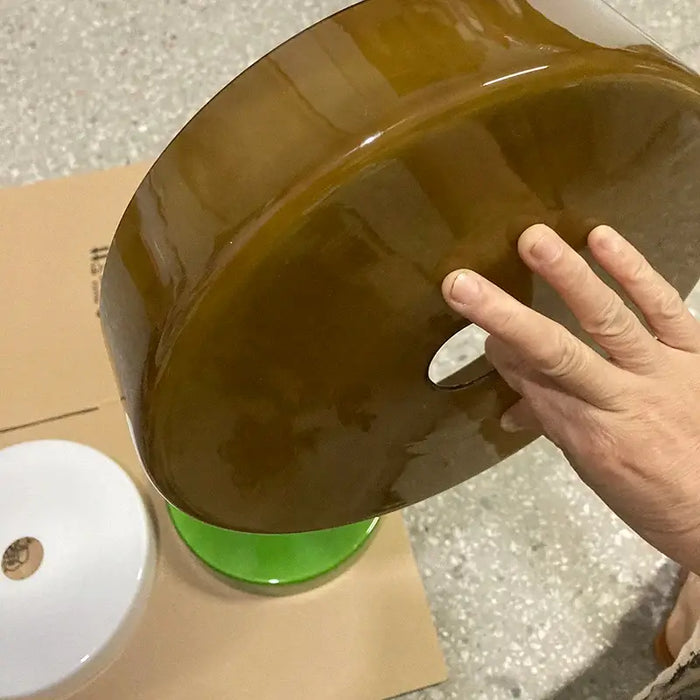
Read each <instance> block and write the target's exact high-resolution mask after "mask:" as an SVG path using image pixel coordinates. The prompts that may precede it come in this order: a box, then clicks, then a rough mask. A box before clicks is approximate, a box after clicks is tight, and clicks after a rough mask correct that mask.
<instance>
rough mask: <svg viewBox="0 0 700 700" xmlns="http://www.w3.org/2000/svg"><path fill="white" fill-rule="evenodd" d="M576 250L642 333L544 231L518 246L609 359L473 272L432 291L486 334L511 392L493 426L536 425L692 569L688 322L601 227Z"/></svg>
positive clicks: (699, 455)
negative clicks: (606, 277) (512, 400)
mask: <svg viewBox="0 0 700 700" xmlns="http://www.w3.org/2000/svg"><path fill="white" fill-rule="evenodd" d="M588 246H589V249H590V251H591V253H592V255H593V257H594V258H595V259H596V261H597V262H598V263H599V264H600V265H601V266H602V267H603V269H605V270H606V271H607V272H608V273H609V274H610V275H611V277H612V278H613V279H615V280H616V281H617V282H618V283H619V284H620V286H621V287H622V289H623V290H624V291H625V294H626V295H627V296H628V297H629V298H630V299H631V300H632V302H633V303H634V304H635V305H636V306H637V307H638V309H639V310H640V311H641V313H642V315H643V316H644V318H645V319H646V322H647V324H648V326H649V328H650V329H651V330H652V332H653V333H654V335H652V333H650V332H649V331H648V330H647V329H646V328H645V327H644V325H643V324H642V323H641V322H640V321H639V319H638V318H637V317H636V316H635V314H634V313H633V312H632V311H631V310H630V309H629V308H628V307H627V306H626V305H625V304H624V302H623V301H622V299H621V298H620V297H619V296H618V295H617V294H616V293H615V292H614V291H613V290H612V289H610V287H608V286H607V285H606V284H605V283H604V282H603V281H602V280H601V279H600V278H599V277H598V276H597V275H595V273H594V272H593V270H592V269H591V268H590V267H589V266H588V264H587V263H586V262H585V260H584V259H583V258H582V257H581V256H580V255H578V254H577V253H576V252H574V250H572V249H571V248H570V247H569V246H568V245H567V244H566V243H565V242H564V241H563V240H562V239H561V238H560V237H559V236H558V235H557V234H556V233H555V232H554V231H552V230H551V229H549V228H548V227H546V226H544V225H539V224H538V225H536V226H533V227H531V228H529V229H528V230H527V231H525V233H523V235H522V236H521V237H520V240H519V242H518V249H519V252H520V256H521V257H522V259H523V261H524V262H525V263H526V264H527V265H528V267H529V268H530V269H531V270H532V271H533V272H535V273H537V274H539V275H540V276H541V277H542V278H543V279H545V280H546V281H547V282H548V283H549V284H550V285H551V286H552V287H553V288H554V289H555V290H556V292H557V293H558V294H560V295H561V297H562V299H563V300H564V301H565V302H566V304H567V305H568V306H569V308H570V309H571V311H572V312H573V313H574V315H575V316H576V318H577V319H578V321H579V323H580V325H581V327H582V329H583V330H584V331H585V332H586V333H588V335H590V336H591V338H593V340H595V341H596V343H598V345H599V346H600V347H601V348H602V349H603V350H604V351H605V352H606V353H607V354H608V355H609V359H605V358H603V357H601V356H600V355H598V354H597V353H596V352H595V351H594V350H592V349H591V348H589V347H588V346H587V345H585V344H584V343H583V342H582V341H580V340H579V339H578V338H576V337H575V336H573V335H572V334H571V333H569V332H568V331H567V330H565V329H564V328H563V327H562V326H561V325H559V324H558V323H556V322H554V321H552V320H551V319H548V318H546V317H544V316H542V315H540V314H539V313H537V312H536V311H534V310H532V309H530V308H528V307H527V306H524V305H523V304H521V303H519V302H518V301H516V300H515V299H513V298H512V297H511V296H510V295H508V294H507V293H506V292H504V291H503V290H501V289H499V288H498V287H496V286H495V285H493V284H492V283H490V282H489V281H488V280H486V279H485V278H483V277H481V276H480V275H478V274H476V273H474V272H471V271H466V270H462V271H456V272H453V273H451V274H450V275H448V276H447V277H446V278H445V281H444V283H443V295H444V297H445V300H446V301H447V302H448V304H449V305H450V306H451V307H452V308H453V309H454V310H455V311H457V312H458V313H460V314H462V315H463V316H465V317H466V318H468V319H469V320H470V321H472V322H473V323H476V324H477V325H478V326H481V327H482V328H483V329H484V330H485V331H486V332H488V333H489V334H490V337H489V338H488V340H487V343H486V354H487V357H488V359H489V360H490V361H491V363H492V364H493V366H494V367H495V368H496V370H497V371H498V372H499V373H500V374H501V376H502V377H503V379H504V380H505V381H506V382H507V383H508V384H509V385H510V386H511V388H512V389H513V390H514V391H516V392H517V393H518V394H520V395H521V396H522V397H523V398H522V400H521V401H519V402H518V403H517V404H516V405H515V406H514V407H513V408H511V409H510V410H509V411H507V412H506V414H504V416H503V418H502V420H501V424H502V427H503V428H504V429H505V430H517V429H533V430H537V431H540V432H542V433H544V434H545V435H546V436H547V437H548V438H549V439H550V440H552V442H554V443H555V444H556V445H557V446H558V447H559V448H561V449H562V451H563V452H564V454H565V455H566V456H567V458H568V459H569V461H570V462H571V463H572V465H573V466H574V467H575V468H576V470H577V471H578V473H579V475H580V476H581V478H582V479H583V480H584V481H585V482H586V483H587V484H588V485H589V486H590V487H591V488H593V489H594V490H595V491H596V492H597V493H598V495H599V496H600V497H601V498H602V499H603V500H604V501H605V502H606V503H607V504H608V505H609V506H610V507H611V508H612V509H613V510H614V511H615V512H616V513H617V514H618V515H619V516H620V517H621V518H622V519H623V520H625V521H626V522H627V523H628V524H629V525H630V526H631V527H632V528H634V529H635V530H636V531H637V532H638V533H639V534H640V535H641V536H642V537H644V538H645V539H646V540H647V541H649V542H650V543H651V544H653V545H654V546H655V547H657V548H658V549H659V550H660V551H662V552H663V553H665V554H667V555H668V556H670V557H672V558H673V559H675V560H676V561H678V562H679V563H681V564H683V565H684V566H686V567H688V568H689V569H691V570H692V571H695V572H696V573H700V323H698V321H696V320H695V319H694V318H693V316H692V315H691V313H690V311H689V310H688V309H687V307H686V306H685V305H684V303H683V301H682V299H681V298H680V296H679V295H678V293H677V292H676V291H675V290H674V289H673V287H671V285H669V284H668V283H667V282H666V281H665V280H664V279H663V278H662V277H661V276H660V275H659V274H658V273H656V272H655V271H654V270H653V269H652V268H651V266H650V265H649V264H648V263H647V261H646V260H645V259H644V257H643V256H642V255H641V254H640V253H639V252H638V251H637V250H635V249H634V248H633V247H632V246H631V245H630V244H629V243H628V242H627V241H625V240H624V238H622V236H620V235H619V234H618V233H616V232H615V231H613V230H612V229H611V228H609V227H606V226H600V227H598V228H596V229H594V230H593V231H592V232H591V233H590V235H589V238H588Z"/></svg>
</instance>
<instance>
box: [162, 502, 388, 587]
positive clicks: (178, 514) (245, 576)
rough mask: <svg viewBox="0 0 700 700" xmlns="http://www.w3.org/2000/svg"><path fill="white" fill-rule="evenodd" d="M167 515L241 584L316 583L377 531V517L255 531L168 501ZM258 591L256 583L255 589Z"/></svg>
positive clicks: (200, 554) (195, 549)
mask: <svg viewBox="0 0 700 700" xmlns="http://www.w3.org/2000/svg"><path fill="white" fill-rule="evenodd" d="M170 517H171V518H172V521H173V524H174V525H175V528H176V529H177V531H178V534H179V535H180V537H182V539H183V540H184V541H185V542H186V543H187V546H188V547H190V549H191V550H192V551H193V552H194V553H195V554H196V555H197V556H198V557H199V558H200V559H202V561H204V562H205V563H206V564H208V565H209V566H211V567H212V569H215V570H216V571H218V572H219V573H220V574H223V575H224V576H227V577H228V578H231V579H233V580H234V581H237V582H238V583H240V584H243V585H245V586H256V587H262V588H270V589H277V590H274V591H273V590H270V591H269V592H270V593H278V592H284V591H285V590H286V589H289V588H294V590H296V585H297V584H302V583H312V582H313V583H315V582H316V579H318V578H319V577H325V576H326V575H327V574H330V573H331V572H333V571H334V570H336V569H338V567H340V566H341V565H342V564H344V563H346V562H347V561H348V560H349V559H350V558H351V557H352V556H353V555H354V554H356V553H358V552H359V551H360V550H361V549H362V547H363V546H364V545H365V543H366V542H367V541H368V539H369V538H370V537H371V536H372V533H374V531H375V530H376V527H377V524H378V522H379V519H378V518H372V519H370V520H365V521H363V522H359V523H352V524H350V525H344V526H342V527H336V528H332V529H330V530H318V531H315V532H302V533H299V534H294V535H256V534H253V533H249V532H232V531H231V530H223V529H221V528H218V527H214V526H212V525H206V524H205V523H202V522H200V521H199V520H195V519H194V518H191V517H190V516H189V515H187V514H186V513H183V512H182V511H179V510H177V509H176V508H173V507H172V506H170ZM257 590H259V588H258V589H257Z"/></svg>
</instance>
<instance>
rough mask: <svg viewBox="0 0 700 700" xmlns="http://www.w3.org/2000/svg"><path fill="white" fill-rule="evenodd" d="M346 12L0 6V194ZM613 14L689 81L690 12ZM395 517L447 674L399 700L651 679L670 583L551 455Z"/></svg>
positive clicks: (677, 5)
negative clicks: (685, 65) (645, 36)
mask: <svg viewBox="0 0 700 700" xmlns="http://www.w3.org/2000/svg"><path fill="white" fill-rule="evenodd" d="M346 4H347V3H345V2H342V1H341V0H302V1H299V2H289V1H287V2H285V1H284V0H257V1H256V0H252V2H242V1H238V2H236V1H232V0H229V1H228V2H203V1H202V2H198V1H195V0H191V1H188V0H181V1H178V2H175V1H174V0H173V1H170V2H169V1H168V0H150V1H149V2H144V1H143V0H125V1H122V2H119V1H117V0H113V1H111V2H109V1H106V0H65V1H61V0H21V1H20V0H0V185H10V184H19V183H23V182H29V181H32V180H36V179H41V178H46V177H52V176H57V175H63V174H69V173H73V172H78V171H84V170H89V169H94V168H104V167H108V166H112V165H118V164H123V163H127V162H131V161H137V160H141V159H146V158H151V157H153V156H155V155H156V154H157V153H158V152H159V150H160V149H161V148H162V147H163V146H164V145H165V144H166V142H167V141H168V140H169V138H170V137H171V136H172V135H173V134H174V133H175V131H176V130H177V129H178V128H179V127H180V126H181V125H182V124H183V123H184V122H185V121H186V120H187V118H188V117H189V116H191V115H192V114H193V113H194V112H195V111H196V109H197V108H198V107H199V106H201V105H202V104H203V103H204V102H205V101H206V100H207V99H208V98H209V97H210V96H211V95H212V94H213V93H214V92H215V91H216V90H218V89H219V88H220V87H222V86H223V85H224V84H225V83H226V82H228V81H229V79H230V78H231V77H232V76H233V75H234V74H236V73H237V72H238V71H240V70H241V69H242V68H243V67H245V66H246V65H247V64H249V63H250V62H251V61H252V60H254V59H255V58H257V57H259V56H260V55H261V54H262V53H264V52H265V51H266V50H267V49H270V48H272V47H273V46H275V45H276V44H278V43H279V42H280V41H282V40H283V39H285V38H287V37H289V36H290V35H291V34H293V33H295V32H296V31H297V30H299V29H301V28H303V27H304V26H306V25H308V24H309V23H310V22H312V21H314V20H316V19H319V18H321V17H322V16H325V15H327V14H328V13H330V12H331V11H332V10H335V9H338V8H340V7H342V6H344V5H346ZM613 4H614V5H616V6H617V7H618V8H619V9H620V10H621V11H623V12H624V13H625V14H627V15H628V16H629V17H630V18H632V19H633V20H634V21H636V22H637V23H638V24H640V25H641V26H642V27H644V28H646V29H647V30H648V31H649V32H650V33H651V34H653V35H654V36H655V37H656V38H657V39H658V40H659V41H660V42H661V43H663V44H664V45H666V46H667V47H668V48H669V49H671V50H672V51H673V52H674V53H676V54H677V55H679V56H681V57H684V58H685V59H686V60H687V61H688V62H690V63H693V64H694V65H695V66H696V67H700V12H699V10H700V7H699V6H698V0H667V1H666V2H660V1H659V0H616V2H614V3H613ZM0 235H7V233H6V232H3V233H0ZM694 303H695V306H696V308H698V309H700V295H698V293H697V292H696V294H695V297H694ZM406 519H407V522H408V524H409V527H410V530H411V534H412V537H413V544H414V548H415V552H416V556H417V558H418V561H419V564H420V568H421V571H422V573H423V577H424V581H425V585H426V588H427V591H428V596H429V599H430V603H431V606H432V609H433V613H434V615H435V619H436V622H437V625H438V628H439V630H440V636H441V637H442V641H443V646H444V650H445V654H446V656H447V659H448V662H449V667H450V674H451V677H450V681H449V682H448V683H446V684H445V685H444V686H442V687H440V688H434V689H431V690H426V691H423V692H422V693H416V694H414V695H412V696H411V697H412V698H425V699H431V700H438V699H441V698H459V699H460V700H461V699H465V698H484V699H488V700H500V699H502V698H503V699H511V698H536V699H545V698H546V699H547V700H574V699H576V698H587V699H588V700H596V699H597V700H604V699H610V700H612V699H613V698H615V699H617V698H625V697H628V696H629V695H630V694H631V693H633V692H634V691H635V690H637V689H638V688H639V687H640V686H642V685H643V684H644V683H645V682H646V681H648V680H649V679H650V677H651V676H652V675H653V673H654V671H655V668H654V664H653V661H652V658H651V656H650V649H649V646H650V643H651V640H652V637H653V634H654V632H655V629H656V627H657V624H658V622H659V619H660V616H661V614H662V611H663V610H664V608H665V606H666V605H667V601H668V597H669V593H670V591H671V588H672V585H673V577H674V567H673V566H672V565H670V564H669V563H667V562H666V561H665V560H664V559H663V557H661V556H659V555H658V554H657V553H655V552H654V551H653V550H652V549H651V548H650V547H649V546H647V545H646V544H644V543H643V542H641V541H640V540H639V539H638V538H637V537H636V536H635V535H633V534H632V533H631V532H629V531H628V530H627V529H626V528H625V527H624V526H623V525H622V524H621V523H620V522H619V521H618V520H617V519H616V518H615V517H614V516H612V515H611V514H610V513H609V512H608V511H607V510H606V509H605V508H604V507H603V506H602V505H601V504H600V503H599V501H598V500H597V499H596V497H595V496H594V495H593V494H592V493H590V492H589V491H588V490H587V489H586V488H585V487H584V486H583V485H582V484H581V483H580V482H579V481H578V480H577V479H576V477H575V476H574V475H573V473H572V472H571V470H570V469H569V467H568V466H567V465H566V463H565V462H564V461H563V459H562V458H561V456H560V455H559V454H558V452H557V451H556V450H554V449H553V448H552V447H551V446H550V445H548V444H546V443H544V442H539V443H537V444H535V445H534V446H532V447H531V448H530V449H528V450H527V451H525V452H523V453H521V454H519V455H517V456H515V457H514V458H512V459H510V460H508V461H507V462H505V463H503V464H501V465H499V466H498V467H496V468H494V469H492V470H490V471H489V472H487V473H485V474H483V475H481V476H480V477H478V478H476V479H473V480H472V481H471V482H469V483H467V484H465V485H463V486H461V487H459V488H456V489H453V490H451V491H450V492H448V493H446V494H443V495H442V496H439V497H437V498H434V499H432V500H431V501H429V502H426V503H423V504H421V505H419V506H416V507H413V508H411V509H409V510H408V512H407V514H406ZM612 678H614V679H615V682H614V685H613V683H612V681H611V679H612Z"/></svg>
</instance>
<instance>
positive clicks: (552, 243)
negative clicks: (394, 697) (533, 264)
mask: <svg viewBox="0 0 700 700" xmlns="http://www.w3.org/2000/svg"><path fill="white" fill-rule="evenodd" d="M561 251H562V244H561V240H560V239H559V237H558V236H557V235H556V234H555V233H554V232H553V231H546V232H545V233H543V234H542V235H541V236H540V238H539V239H537V241H535V243H534V244H533V246H532V247H531V248H530V253H531V254H532V256H533V257H535V258H537V259H538V260H540V261H541V262H554V261H555V260H556V259H557V257H558V256H559V253H561Z"/></svg>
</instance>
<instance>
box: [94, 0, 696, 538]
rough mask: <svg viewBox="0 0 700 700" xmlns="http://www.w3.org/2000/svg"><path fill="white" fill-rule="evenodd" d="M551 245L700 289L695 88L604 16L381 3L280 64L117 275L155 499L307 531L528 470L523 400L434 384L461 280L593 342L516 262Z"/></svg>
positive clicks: (253, 527)
mask: <svg viewBox="0 0 700 700" xmlns="http://www.w3.org/2000/svg"><path fill="white" fill-rule="evenodd" d="M538 221H545V222H548V223H550V224H551V225H553V226H555V227H556V228H557V229H558V230H559V231H560V232H561V233H562V234H563V235H564V236H565V237H566V238H567V239H568V240H569V241H570V242H571V243H572V244H573V245H574V246H575V247H577V248H578V249H583V247H584V243H585V236H586V234H587V232H588V230H590V228H591V227H592V226H593V225H594V224H595V223H599V222H606V223H609V224H612V225H614V226H616V227H617V228H618V229H619V230H620V231H621V232H622V233H623V234H624V235H626V236H627V237H628V238H629V239H630V240H631V241H632V242H633V243H634V244H635V245H637V246H638V247H639V248H640V249H641V250H642V251H643V252H644V253H645V254H646V255H647V256H648V257H649V259H650V260H651V262H652V263H653V264H654V265H655V266H656V267H657V268H658V269H659V270H660V271H661V272H662V273H663V274H665V275H666V277H667V278H669V279H670V280H671V282H672V283H673V284H674V285H675V286H676V287H677V288H678V289H679V291H680V292H681V293H682V294H686V293H687V292H688V291H689V290H690V289H691V288H692V286H693V284H694V283H695V281H696V280H697V277H698V271H699V270H700V247H699V246H698V244H697V238H698V236H697V230H698V223H697V222H698V221H700V79H699V78H698V76H697V75H695V74H694V73H692V72H690V71H689V70H687V69H685V68H684V67H682V66H680V65H679V64H677V63H676V62H675V61H674V60H673V59H672V58H670V57H669V56H667V55H665V54H664V53H662V52H661V51H660V50H658V49H657V48H656V47H655V46H653V45H652V44H650V43H649V42H648V40H647V39H646V38H645V37H644V36H643V35H641V34H640V33H638V32H637V31H636V30H635V29H634V28H633V27H631V25H629V24H627V23H626V22H625V21H623V20H622V19H621V18H620V17H619V16H618V15H616V14H615V13H613V12H612V11H611V10H610V9H609V8H607V6H605V5H603V4H602V3H598V2H587V1H585V0H578V1H577V2H573V1H572V2H567V3H561V2H554V1H553V0H551V1H547V0H537V1H535V0H532V2H531V3H528V2H525V1H524V0H507V1H506V0H502V1H498V0H463V1H458V0H400V1H399V0H366V2H363V3H361V4H359V5H357V6H354V7H352V8H350V9H348V10H346V11H344V12H341V13H339V14H337V15H335V16H333V17H331V18H329V19H327V20H325V21H324V22H322V23H320V24H318V25H316V26H314V27H312V28H311V29H309V30H307V31H306V32H304V33H303V34H301V35H299V36H298V37H296V38H294V39H292V40H291V41H289V42H287V43H286V44H284V45H283V46H281V47H280V48H278V49H276V50H275V51H274V52H272V53H271V54H270V55H268V56H267V57H266V58H264V59H262V60H261V61H259V62H258V63H256V64H255V65H254V66H252V67H251V68H249V69H248V70H247V71H245V72H244V73H243V74H241V75H240V76H239V77H238V78H236V79H235V80H234V81H233V82H232V83H231V84H230V85H228V86H227V87H226V88H225V89H224V90H223V91H222V92H221V93H219V94H218V95H217V96H216V97H215V98H214V99H213V100H212V101H211V102H210V103H209V104H208V105H206V106H205V107H204V108H203V109H202V110H201V111H200V112H199V113H198V114H197V115H196V117H195V118H194V119H193V120H192V121H191V122H190V123H189V124H188V125H187V126H186V127H185V128H184V129H183V131H182V132H181V133H180V134H179V135H178V136H177V137H176V138H175V140H174V141H173V143H172V144H171V145H170V146H169V147H168V148H167V150H166V151H165V152H164V154H163V155H162V156H161V157H160V159H159V160H158V161H157V163H156V164H155V166H154V167H153V169H152V170H151V172H150V173H149V174H148V176H147V177H146V179H145V180H144V182H143V183H142V185H141V186H140V187H139V189H138V191H137V193H136V195H135V197H134V199H133V201H132V202H131V203H130V205H129V207H128V209H127V211H126V213H125V215H124V218H123V220H122V222H121V224H120V226H119V229H118V231H117V235H116V238H115V242H114V245H113V247H112V250H111V252H110V255H109V258H108V260H107V264H106V268H105V273H104V278H103V293H102V320H103V324H104V329H105V334H106V337H107V340H108V344H109V346H110V348H111V352H112V357H113V360H114V365H115V369H116V372H117V376H118V377H119V380H120V383H121V386H122V389H123V391H124V395H125V400H126V410H127V412H128V414H129V416H130V419H131V422H132V425H133V428H134V434H135V436H136V442H137V446H138V449H139V451H140V454H141V457H142V460H143V462H144V464H145V466H146V469H147V470H148V472H149V474H150V475H151V477H152V479H153V481H154V483H155V484H156V485H157V487H158V488H159V489H160V490H161V492H162V493H163V495H164V496H165V497H166V498H167V499H168V500H169V501H170V502H172V503H173V504H175V505H176V506H177V507H178V508H180V509H181V510H183V511H185V512H187V513H189V514H190V515H192V516H194V517H196V518H198V519H200V520H202V521H205V522H208V523H212V524H215V525H218V526H221V527H226V528H231V529H235V530H242V531H250V532H272V533H275V532H298V531H305V530H313V529H320V528H327V527H333V526H338V525H343V524H346V523H351V522H355V521H358V520H362V519H365V518H368V517H372V516H374V515H377V514H381V513H384V512H387V511H390V510H393V509H396V508H400V507H402V506H404V505H406V504H409V503H413V502H415V501H418V500H420V499H423V498H426V497H428V496H430V495H433V494H435V493H437V492H439V491H441V490H443V489H446V488H449V487H450V486H452V485H454V484H457V483H459V482H460V481H463V480H464V479H467V478H469V477H470V476H472V475H474V474H477V473H478V472H480V471H482V470H483V469H485V468H487V467H489V466H491V465H493V464H496V463H497V462H498V461H500V460H501V459H502V458H504V457H506V456H508V455H510V454H512V453H513V452H514V451H516V450H517V449H519V448H520V447H522V446H523V445H524V444H525V442H527V438H526V437H523V436H517V435H509V434H505V433H503V432H502V431H501V430H500V428H499V425H498V418H499V416H500V414H501V413H502V411H503V410H504V409H506V408H507V407H508V406H509V405H511V404H512V403H513V401H514V400H515V397H514V395H513V394H512V393H511V391H510V390H509V389H508V388H507V387H506V385H505V384H504V383H503V382H502V381H501V380H500V379H499V378H498V377H497V376H495V375H494V374H493V373H487V374H486V375H485V376H483V377H482V375H483V374H484V372H487V371H488V368H484V367H481V368H480V369H479V372H477V373H476V375H474V373H473V372H472V373H471V374H469V373H468V376H467V379H466V380H465V382H463V383H464V384H466V386H465V387H464V388H462V389H460V390H455V391H444V390H439V389H437V388H436V387H435V386H434V385H433V384H432V383H431V382H430V381H429V380H428V378H427V368H428V365H429V363H430V360H431V358H432V357H433V355H434V354H435V352H436V351H437V349H438V348H440V347H441V345H442V344H443V343H444V342H445V340H446V339H447V338H448V337H450V336H451V335H452V334H453V333H455V332H456V331H457V330H458V329H459V328H460V327H461V326H462V325H463V320H462V319H459V318H456V317H455V315H454V314H452V313H451V312H450V311H449V310H448V309H447V307H446V305H445V304H444V302H443V300H442V298H441V295H440V282H441V279H442V277H443V276H444V275H445V274H446V273H447V272H449V271H450V270H452V269H454V268H455V267H471V268H473V269H476V270H478V271H479V272H481V273H482V274H484V275H486V276H488V277H489V278H491V279H492V280H494V281H495V282H496V283H498V284H500V285H502V286H503V287H504V288H505V289H507V290H508V291H510V292H511V293H513V294H514V295H515V296H517V297H518V298H519V299H521V300H522V301H524V302H525V303H527V304H530V305H532V306H533V307H535V308H537V309H539V310H541V311H543V312H544V313H546V314H548V315H549V316H551V317H553V318H555V319H557V320H560V321H561V322H563V323H565V324H566V325H567V326H569V327H571V328H572V329H574V330H575V331H576V332H578V329H576V326H575V324H574V323H573V322H572V319H571V317H570V315H569V314H568V312H567V311H566V310H565V309H564V308H563V306H562V305H561V303H560V302H559V301H558V300H557V298H556V297H555V295H554V294H552V293H551V291H550V290H549V289H548V288H546V287H545V286H544V285H543V284H540V283H538V282H536V281H534V280H533V279H532V277H531V275H530V274H529V272H528V271H527V270H526V268H525V267H524V266H523V265H522V263H521V262H520V261H519V259H518V257H517V254H516V247H515V242H516V240H517V237H518V235H519V234H520V232H521V231H522V230H523V229H524V228H525V227H526V226H527V225H529V224H532V223H535V222H538ZM543 342H547V339H546V338H543ZM479 377H481V378H480V379H479ZM474 380H476V381H474Z"/></svg>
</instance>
